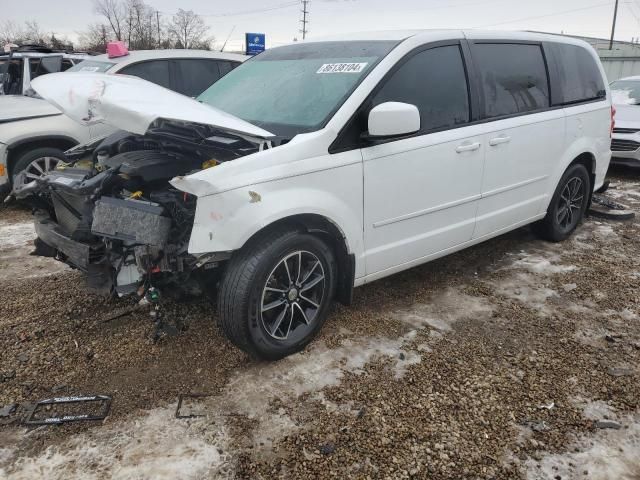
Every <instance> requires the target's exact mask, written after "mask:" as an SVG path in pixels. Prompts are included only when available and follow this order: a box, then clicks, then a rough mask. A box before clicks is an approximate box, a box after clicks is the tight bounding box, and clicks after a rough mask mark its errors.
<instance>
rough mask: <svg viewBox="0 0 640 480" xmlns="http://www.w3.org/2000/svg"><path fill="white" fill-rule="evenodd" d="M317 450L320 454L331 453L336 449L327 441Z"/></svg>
mask: <svg viewBox="0 0 640 480" xmlns="http://www.w3.org/2000/svg"><path fill="white" fill-rule="evenodd" d="M319 450H320V453H321V454H322V455H331V454H332V453H333V452H335V451H336V446H335V445H334V444H333V443H331V442H329V443H325V444H324V445H320V448H319Z"/></svg>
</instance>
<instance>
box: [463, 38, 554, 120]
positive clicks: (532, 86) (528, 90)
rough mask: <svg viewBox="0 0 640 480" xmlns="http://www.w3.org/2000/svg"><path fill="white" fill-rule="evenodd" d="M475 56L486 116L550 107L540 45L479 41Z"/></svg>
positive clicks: (475, 48) (474, 50) (493, 116)
mask: <svg viewBox="0 0 640 480" xmlns="http://www.w3.org/2000/svg"><path fill="white" fill-rule="evenodd" d="M473 58H474V63H475V65H476V67H477V69H478V72H479V75H480V80H481V85H482V98H483V100H484V108H485V117H486V118H495V117H501V116H504V115H513V114H518V113H526V112H531V111H535V110H540V109H543V108H547V107H549V82H548V78H547V68H546V65H545V62H544V56H543V55H542V49H541V48H540V46H539V45H523V44H503V43H500V44H476V45H474V48H473Z"/></svg>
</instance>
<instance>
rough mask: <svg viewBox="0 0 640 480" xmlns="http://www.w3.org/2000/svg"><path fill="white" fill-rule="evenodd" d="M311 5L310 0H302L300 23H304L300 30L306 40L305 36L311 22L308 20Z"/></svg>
mask: <svg viewBox="0 0 640 480" xmlns="http://www.w3.org/2000/svg"><path fill="white" fill-rule="evenodd" d="M308 6H309V0H302V20H300V23H302V30H300V33H302V39H303V40H304V39H305V38H307V32H308V30H307V24H308V23H309V20H307V18H308V16H309V10H308V8H307V7H308Z"/></svg>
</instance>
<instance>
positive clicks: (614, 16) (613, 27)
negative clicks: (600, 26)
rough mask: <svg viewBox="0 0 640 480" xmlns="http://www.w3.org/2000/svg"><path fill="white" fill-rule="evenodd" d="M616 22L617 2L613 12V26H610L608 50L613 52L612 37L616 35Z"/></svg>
mask: <svg viewBox="0 0 640 480" xmlns="http://www.w3.org/2000/svg"><path fill="white" fill-rule="evenodd" d="M616 20H618V0H616V6H615V8H614V10H613V25H611V40H610V41H609V50H613V37H614V35H615V34H616Z"/></svg>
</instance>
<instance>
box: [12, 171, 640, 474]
mask: <svg viewBox="0 0 640 480" xmlns="http://www.w3.org/2000/svg"><path fill="white" fill-rule="evenodd" d="M612 180H613V181H614V182H615V183H616V188H615V189H613V190H610V191H609V192H608V195H609V196H610V197H612V198H615V199H617V200H618V201H621V202H623V203H625V204H627V205H629V206H631V207H632V208H634V209H636V210H639V209H640V173H638V172H634V171H626V170H616V171H614V173H613V176H612ZM639 231H640V219H635V220H633V221H631V222H626V223H622V222H609V221H605V220H598V219H596V218H589V219H588V220H587V221H586V222H585V223H584V225H582V226H581V227H580V228H579V230H578V232H577V233H576V234H575V235H574V236H573V237H572V238H571V239H570V240H569V241H567V242H564V243H562V244H549V243H545V242H542V241H540V240H537V239H535V237H533V236H532V235H531V233H530V232H529V230H528V229H522V230H518V231H516V232H513V233H510V234H508V235H505V236H502V237H500V238H497V239H495V240H492V241H490V242H488V243H486V244H483V245H479V246H477V247H474V248H471V249H468V250H465V251H463V252H460V253H458V254H455V255H452V256H449V257H447V258H444V259H441V260H439V261H436V262H432V263H430V264H428V265H425V266H422V267H419V268H415V269H412V270H410V271H408V272H404V273H401V274H398V275H395V276H393V277H390V278H387V279H383V280H381V281H378V282H375V283H373V284H371V285H368V286H365V287H362V288H360V289H357V290H356V297H355V304H354V305H353V306H351V307H349V308H345V307H341V306H336V308H335V311H334V313H333V315H332V317H331V318H330V320H329V322H328V323H327V325H326V326H325V328H324V330H323V332H322V333H321V335H320V336H319V338H318V339H317V340H316V341H315V342H314V343H313V344H312V345H311V346H310V347H309V348H308V349H307V351H305V352H303V353H301V354H298V355H294V356H292V357H289V358H287V359H285V360H283V361H280V362H277V363H271V364H268V363H258V362H254V361H252V360H250V359H249V358H248V357H246V356H245V355H244V354H243V353H241V352H239V351H238V350H236V349H235V348H233V347H232V346H231V345H230V344H229V343H228V342H227V341H226V340H225V339H224V338H223V337H222V335H221V333H220V332H219V331H218V330H217V328H216V326H215V314H214V309H213V307H212V305H211V304H210V302H209V301H208V300H207V299H205V298H195V299H181V300H179V301H178V300H168V301H167V312H168V314H169V316H170V318H174V319H179V320H180V321H181V323H182V324H183V327H184V329H183V331H182V332H181V333H180V335H178V336H175V337H165V338H163V339H161V341H160V342H159V343H157V344H154V343H153V342H151V341H150V340H149V336H150V333H151V323H150V321H149V318H148V314H147V313H146V312H145V311H140V310H135V309H133V308H132V307H133V305H132V303H131V301H130V300H126V299H120V300H106V299H104V298H101V297H98V296H94V295H91V294H88V293H87V292H86V291H85V290H84V287H83V283H82V279H81V277H80V275H79V274H77V273H76V272H74V271H72V270H71V269H68V268H66V267H64V266H61V265H59V264H56V263H55V262H53V261H50V260H48V259H40V258H34V257H30V256H28V253H29V251H30V247H29V242H30V241H31V239H32V237H33V231H32V228H31V227H30V223H29V215H28V213H27V212H24V211H21V210H18V209H10V210H4V211H2V212H0V271H1V272H2V274H1V275H0V288H1V289H2V301H1V302H0V329H1V331H2V335H0V351H1V352H2V354H1V356H0V408H1V407H2V406H3V405H8V404H12V403H18V404H26V403H29V402H34V401H37V400H39V399H43V398H50V397H53V396H61V395H80V394H108V395H112V396H113V408H112V411H111V415H110V416H109V417H108V418H107V419H106V420H105V421H104V422H102V423H99V424H95V423H94V424H86V423H85V424H73V425H64V426H49V427H40V428H36V429H32V430H27V429H25V428H24V427H21V426H19V425H18V424H17V422H16V421H15V420H16V419H17V417H18V416H19V415H14V416H12V417H9V418H6V419H2V418H0V432H1V433H0V478H16V479H35V478H47V479H57V478H60V479H62V478H64V479H70V478H83V479H84V478H97V479H99V478H123V479H125V478H154V479H157V478H166V479H173V478H252V479H270V478H347V477H349V478H371V479H377V478H393V479H395V478H429V479H460V478H470V479H476V478H479V479H494V478H495V479H519V478H522V479H531V480H534V479H573V478H575V479H583V478H588V479H616V480H638V479H640V384H639V382H638V379H639V378H640V316H639V315H640V293H638V285H639V281H640V256H639V255H638V254H639V253H640V243H639V242H638V234H639ZM129 311H131V313H129V314H127V315H125V316H122V317H120V318H117V319H112V317H113V316H114V315H115V314H117V313H121V312H129ZM187 392H204V393H207V394H209V395H210V396H209V397H207V398H204V399H201V400H199V401H196V402H194V404H193V405H189V406H188V408H191V409H192V410H193V411H196V410H197V411H199V412H202V413H203V414H204V416H203V417H200V418H194V419H189V420H178V419H175V418H174V417H173V413H174V410H175V407H176V398H177V395H178V394H180V393H187ZM23 411H24V409H23V408H22V407H20V408H19V410H18V413H21V412H23ZM605 427H608V428H605Z"/></svg>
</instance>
